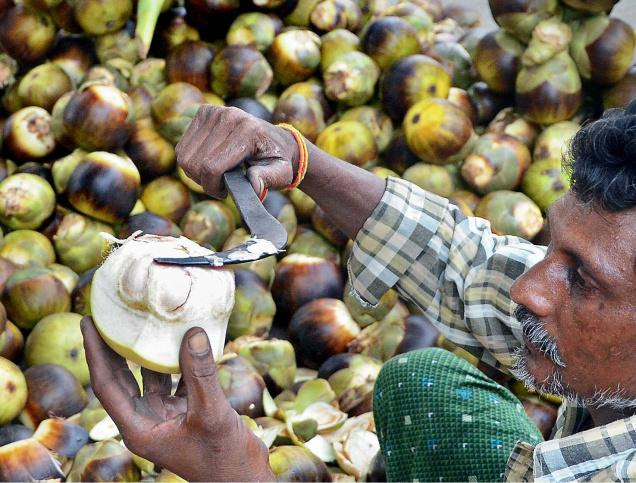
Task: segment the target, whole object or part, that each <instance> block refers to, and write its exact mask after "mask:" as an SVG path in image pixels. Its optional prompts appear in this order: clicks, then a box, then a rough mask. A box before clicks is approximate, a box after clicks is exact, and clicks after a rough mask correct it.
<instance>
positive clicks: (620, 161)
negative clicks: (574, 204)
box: [565, 100, 636, 212]
mask: <svg viewBox="0 0 636 483" xmlns="http://www.w3.org/2000/svg"><path fill="white" fill-rule="evenodd" d="M565 165H566V167H567V168H568V170H569V171H570V176H571V183H572V192H573V193H574V195H575V196H576V197H577V198H578V199H579V200H581V201H583V202H585V203H592V204H593V205H595V206H597V207H598V208H601V209H602V210H605V211H609V212H618V211H622V210H626V209H629V208H634V207H636V100H633V101H632V102H630V104H629V105H628V106H627V107H626V108H625V109H609V110H607V111H605V113H604V114H603V116H602V117H601V118H600V119H598V120H596V121H594V122H590V123H589V124H586V125H584V126H583V127H582V128H581V129H580V130H579V132H578V133H576V135H575V136H574V137H573V138H572V141H571V142H570V146H569V150H568V153H567V155H566V157H565Z"/></svg>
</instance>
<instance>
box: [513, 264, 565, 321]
mask: <svg viewBox="0 0 636 483" xmlns="http://www.w3.org/2000/svg"><path fill="white" fill-rule="evenodd" d="M549 273H550V264H549V262H548V261H546V260H543V261H541V262H539V263H537V264H536V265H534V266H533V267H532V268H531V269H530V270H528V271H527V272H526V273H524V274H523V275H521V276H520V277H519V278H518V279H517V280H515V282H514V283H513V284H512V287H511V288H510V296H511V298H512V300H513V301H514V302H516V303H518V304H520V305H525V306H526V307H527V308H528V309H529V310H530V311H531V312H533V313H534V314H536V315H537V316H538V317H541V318H542V317H548V316H550V315H551V314H552V313H553V312H554V306H555V301H556V298H557V291H556V289H555V285H554V281H553V280H552V278H551V277H550V275H549Z"/></svg>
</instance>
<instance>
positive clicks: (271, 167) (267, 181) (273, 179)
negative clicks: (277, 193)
mask: <svg viewBox="0 0 636 483" xmlns="http://www.w3.org/2000/svg"><path fill="white" fill-rule="evenodd" d="M293 177H294V170H293V168H292V165H291V163H290V162H289V161H285V160H282V159H272V160H264V161H263V160H259V161H258V164H255V165H253V166H250V167H249V168H248V170H247V179H249V180H250V183H251V184H252V187H253V188H254V191H255V192H256V194H257V195H259V196H261V195H262V194H263V191H264V190H266V189H273V190H280V189H283V188H287V186H289V185H290V184H291V182H292V181H293Z"/></svg>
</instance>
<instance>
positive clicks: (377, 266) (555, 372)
mask: <svg viewBox="0 0 636 483" xmlns="http://www.w3.org/2000/svg"><path fill="white" fill-rule="evenodd" d="M308 148H309V170H308V172H307V176H306V177H305V179H304V181H303V182H302V184H301V185H300V188H301V189H302V190H304V191H305V192H306V193H307V194H309V195H310V196H311V197H312V198H313V199H314V200H316V202H317V203H318V204H319V205H320V206H321V207H322V208H323V209H324V210H325V211H326V212H327V214H328V215H329V217H330V218H331V219H332V220H333V221H334V222H335V223H336V224H337V225H338V226H339V227H340V228H341V229H342V230H343V231H344V232H345V233H346V234H347V235H348V236H349V237H351V238H353V239H354V240H355V244H354V248H353V253H352V257H351V260H350V261H349V276H350V279H351V282H352V285H353V288H354V290H355V292H356V293H357V294H358V295H359V296H360V297H361V298H362V299H363V300H365V301H366V302H368V303H371V304H373V303H376V302H377V300H378V299H379V298H380V297H381V296H382V294H383V293H384V292H385V291H386V290H388V289H389V288H391V287H394V288H396V289H397V290H398V291H399V293H400V294H401V295H402V296H403V297H405V298H408V299H410V300H411V301H413V302H414V303H415V304H417V305H418V306H419V307H420V308H421V309H422V310H423V311H424V312H425V313H426V314H427V315H428V316H429V317H430V318H431V319H432V320H433V321H434V323H435V325H436V326H437V327H438V328H439V329H440V330H441V331H442V332H443V333H444V335H445V336H446V337H448V338H449V339H450V340H451V341H453V342H455V343H457V344H460V345H461V346H462V347H464V348H465V349H466V350H468V351H469V352H470V353H472V354H473V355H474V356H476V357H477V358H478V359H479V361H480V366H481V367H484V368H485V369H489V370H490V372H492V373H494V372H495V371H502V372H504V373H506V372H508V371H510V372H512V374H514V375H516V376H517V377H518V378H520V379H521V380H522V381H523V382H524V383H526V384H527V385H529V386H533V387H535V388H536V389H538V390H540V391H543V392H549V393H556V394H559V395H561V396H563V397H564V398H566V399H567V400H568V402H567V403H566V404H564V405H563V406H562V407H561V411H560V413H559V419H558V421H557V424H556V427H555V429H554V432H553V438H552V440H550V441H546V442H542V438H541V436H540V434H539V433H538V431H537V430H536V428H534V427H533V426H532V425H531V423H530V422H529V420H528V419H527V417H526V416H525V414H524V413H523V411H522V410H521V407H520V405H519V404H518V402H517V401H516V400H515V399H514V397H513V396H512V395H511V394H510V393H509V392H508V390H507V389H505V388H503V387H502V386H500V385H498V384H497V383H495V382H494V381H493V380H491V379H489V378H487V377H486V376H485V375H484V374H483V373H482V372H480V371H478V370H476V369H475V368H474V367H473V366H471V365H469V364H467V363H466V362H464V361H462V360H460V359H458V358H456V357H455V356H453V355H451V354H450V353H446V352H444V351H441V350H439V349H432V350H424V351H416V352H412V353H407V354H404V355H402V356H398V357H396V358H394V359H392V360H391V361H389V362H388V363H387V364H386V365H385V367H384V368H383V370H382V372H381V374H380V377H379V379H378V382H377V384H376V390H375V399H374V413H375V418H376V424H377V429H378V434H379V437H380V441H381V446H382V451H383V453H384V456H385V459H386V465H387V474H388V477H389V478H390V479H398V480H407V479H409V480H411V479H419V480H432V479H435V480H449V479H455V480H473V479H474V480H496V479H499V480H500V479H504V478H505V479H508V480H513V481H517V480H529V479H533V478H536V479H541V480H543V481H557V480H558V481H565V480H574V479H589V480H593V479H596V480H622V481H626V480H629V479H636V428H635V425H636V416H634V414H635V413H636V357H635V356H634V352H633V349H634V347H635V346H636V317H635V316H634V314H635V313H636V311H635V310H634V309H635V304H636V298H634V296H633V294H634V291H635V289H636V241H634V240H636V237H635V234H636V233H635V232H636V209H635V208H636V101H635V102H633V103H632V104H631V105H630V106H629V107H628V108H627V109H626V110H624V111H623V110H615V111H611V112H608V113H607V114H606V115H605V116H604V118H603V119H601V120H599V121H597V122H594V123H591V124H589V125H587V126H585V127H584V128H583V129H582V130H581V131H580V132H579V134H578V135H577V136H576V137H575V139H574V140H573V143H572V146H571V154H570V158H571V161H572V165H571V169H572V182H573V185H572V186H573V187H572V191H571V192H570V193H568V194H567V195H566V196H564V197H563V198H562V199H561V200H560V201H559V202H557V203H556V204H555V205H554V206H553V207H552V209H551V211H550V214H549V219H550V223H549V226H550V234H551V244H550V246H549V247H548V249H547V251H546V250H545V248H543V247H538V246H534V245H532V244H531V243H528V242H525V241H523V240H520V239H518V238H515V237H501V236H494V235H492V234H491V232H490V230H489V225H488V224H487V223H486V222H485V221H483V220H480V219H477V218H466V217H465V216H463V215H462V214H461V212H460V211H459V210H458V209H456V208H455V207H454V206H452V205H449V204H448V202H447V201H446V200H445V199H443V198H440V197H438V196H435V195H432V194H431V193H427V192H424V191H422V190H420V189H418V188H417V187H415V186H413V185H411V184H409V183H407V182H404V181H401V180H396V179H389V180H388V181H387V182H386V183H385V181H384V180H381V179H379V178H377V177H375V176H374V175H372V174H370V173H368V172H366V171H363V170H361V169H358V168H356V167H354V166H352V165H349V164H347V163H345V162H343V161H340V160H337V159H335V158H333V157H331V156H329V155H328V154H326V153H324V152H322V151H320V150H319V149H317V148H316V147H315V146H312V145H310V144H309V143H308ZM177 156H178V160H179V163H180V164H181V166H182V167H183V168H184V169H185V171H186V173H187V174H188V175H189V176H190V177H191V178H192V179H194V180H195V181H198V182H199V183H200V184H201V185H202V186H203V187H204V188H205V190H206V191H207V192H208V193H209V194H210V195H212V196H215V197H222V196H224V195H225V191H224V188H223V185H222V174H223V173H224V172H225V171H226V170H228V169H231V168H232V167H234V166H236V165H238V164H240V163H242V162H247V163H248V165H249V166H250V168H249V170H248V177H249V179H250V181H251V183H252V185H253V186H254V189H255V190H256V191H257V192H259V193H261V192H262V191H263V190H264V189H266V188H271V189H280V188H284V187H285V186H287V185H288V184H289V183H290V182H291V181H292V179H293V178H294V176H295V169H296V166H297V162H298V148H297V145H296V142H295V140H294V138H293V137H292V135H291V134H290V133H289V131H286V130H284V129H281V128H277V127H275V126H272V125H270V124H267V123H265V122H261V121H259V120H256V119H254V118H252V117H249V116H247V115H246V114H244V113H242V112H241V111H238V110H236V109H226V108H217V107H210V106H205V107H202V108H201V109H200V110H199V112H198V113H197V115H196V117H195V119H194V121H193V123H192V125H191V126H190V128H189V129H188V131H187V132H186V134H185V136H184V138H183V140H182V141H181V143H180V144H179V146H178V147H177ZM343 206H347V209H346V210H343V209H342V207H343ZM82 327H83V331H84V337H85V346H86V353H87V358H88V362H89V366H90V369H91V381H92V384H93V387H94V389H95V392H96V394H97V396H98V397H99V399H100V400H101V401H102V403H103V405H104V407H105V408H106V410H107V411H108V412H109V413H110V414H111V416H112V418H113V419H114V421H115V423H116V424H117V425H118V427H119V428H120V431H121V433H122V436H123V438H124V441H125V442H126V444H127V446H128V447H129V448H130V449H131V450H132V451H134V452H136V453H138V454H139V455H141V456H144V457H145V458H148V459H150V460H152V461H154V462H156V463H157V464H159V465H160V466H162V467H165V468H168V469H170V470H172V471H174V472H175V473H177V474H179V475H181V476H183V477H184V478H187V479H189V480H223V479H227V480H248V479H249V480H271V479H273V478H274V476H273V474H272V473H271V470H270V468H269V465H268V462H267V450H266V448H265V447H264V445H262V444H260V442H259V441H258V440H257V439H256V438H255V437H254V436H253V435H252V434H251V433H250V432H249V431H248V430H247V429H246V428H245V426H244V425H243V424H242V422H241V420H240V418H239V417H238V416H237V415H236V413H235V412H234V411H232V409H231V408H230V406H229V404H228V403H227V401H226V400H225V398H224V396H223V393H222V391H221V389H220V388H219V385H218V383H217V381H216V375H215V365H214V361H213V360H212V356H211V351H210V347H209V343H208V341H207V338H206V336H205V334H204V332H203V331H202V330H200V329H192V330H190V331H189V332H188V333H187V334H186V336H185V338H184V343H183V345H182V349H181V359H180V361H181V368H182V371H183V376H182V377H183V382H184V384H183V385H182V386H181V388H180V389H179V391H178V392H177V395H175V396H170V395H169V388H170V384H169V378H168V377H165V376H161V375H158V374H155V373H153V372H151V371H146V370H144V371H143V375H144V385H145V393H144V395H143V396H141V395H139V394H138V391H137V386H136V384H135V382H134V379H133V378H132V376H131V375H130V373H129V372H128V371H127V369H126V366H125V363H124V361H123V360H122V359H121V358H120V357H118V356H116V355H115V354H114V353H113V352H112V351H110V350H109V349H108V348H107V347H106V346H105V345H104V344H103V342H102V341H101V339H100V338H99V336H98V334H97V332H96V331H95V329H94V327H93V325H92V323H91V322H90V320H89V319H86V320H84V321H83V324H82Z"/></svg>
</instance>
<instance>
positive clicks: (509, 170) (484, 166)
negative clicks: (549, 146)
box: [461, 134, 532, 194]
mask: <svg viewBox="0 0 636 483" xmlns="http://www.w3.org/2000/svg"><path fill="white" fill-rule="evenodd" d="M531 162H532V157H531V156H530V151H529V150H528V148H527V146H526V145H525V144H523V143H522V142H521V141H519V140H518V139H516V138H513V137H512V136H508V135H506V134H485V135H484V136H482V137H481V138H479V139H478V140H477V142H476V143H475V146H474V148H473V150H472V151H471V153H470V154H469V155H468V156H467V157H466V159H465V160H464V162H463V163H462V168H461V175H462V177H463V178H464V180H465V181H466V182H467V183H468V184H469V185H470V186H471V187H472V188H473V189H474V190H475V191H476V192H477V193H479V194H485V193H490V192H491V191H497V190H514V189H516V188H517V187H518V186H519V185H520V184H521V180H522V178H523V175H524V173H525V171H526V169H528V166H530V163H531Z"/></svg>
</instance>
